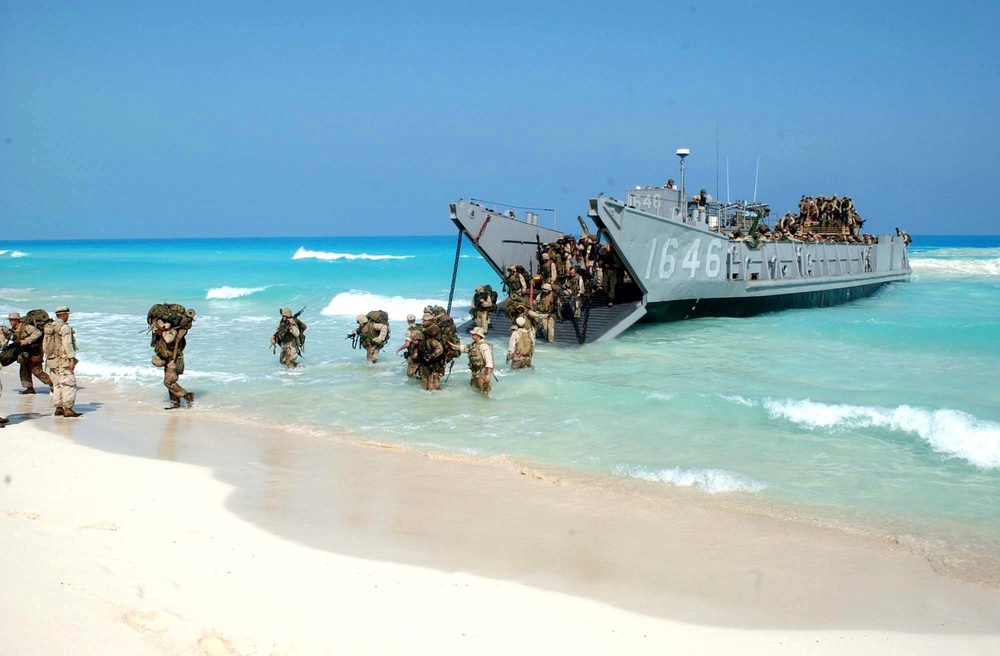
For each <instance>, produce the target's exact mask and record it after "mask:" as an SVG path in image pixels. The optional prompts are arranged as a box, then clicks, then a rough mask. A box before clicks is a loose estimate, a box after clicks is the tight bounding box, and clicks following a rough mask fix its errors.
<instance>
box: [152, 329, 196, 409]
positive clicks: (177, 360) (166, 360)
mask: <svg viewBox="0 0 1000 656" xmlns="http://www.w3.org/2000/svg"><path fill="white" fill-rule="evenodd" d="M186 334H187V330H185V329H184V328H175V327H173V326H171V325H170V323H169V322H165V321H163V320H162V319H157V320H156V322H155V323H154V324H153V340H152V346H153V351H154V353H155V355H154V356H153V366H156V367H163V386H164V387H166V388H167V393H168V394H169V395H170V406H168V407H167V410H173V409H174V408H179V407H181V399H184V400H185V401H187V404H188V407H191V406H192V405H193V404H194V394H193V393H191V392H188V391H187V390H186V389H184V388H183V387H181V384H180V382H179V381H180V377H181V374H182V373H184V348H185V347H186V346H187V339H186V338H185V335H186Z"/></svg>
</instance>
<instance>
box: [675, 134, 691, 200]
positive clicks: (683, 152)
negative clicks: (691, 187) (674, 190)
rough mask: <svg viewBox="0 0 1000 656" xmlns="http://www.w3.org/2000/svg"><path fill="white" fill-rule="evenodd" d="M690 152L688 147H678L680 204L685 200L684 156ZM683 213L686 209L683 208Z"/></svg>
mask: <svg viewBox="0 0 1000 656" xmlns="http://www.w3.org/2000/svg"><path fill="white" fill-rule="evenodd" d="M690 154H691V149H690V148H678V149H677V156H678V157H680V158H681V206H682V207H683V205H684V203H686V202H687V195H686V194H685V192H684V158H685V157H687V156H688V155H690ZM684 214H685V216H686V215H687V209H686V208H684Z"/></svg>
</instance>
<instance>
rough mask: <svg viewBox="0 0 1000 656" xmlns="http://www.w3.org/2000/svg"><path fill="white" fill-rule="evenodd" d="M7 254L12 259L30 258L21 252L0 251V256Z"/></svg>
mask: <svg viewBox="0 0 1000 656" xmlns="http://www.w3.org/2000/svg"><path fill="white" fill-rule="evenodd" d="M7 253H10V256H11V257H28V254H27V253H22V252H21V251H11V250H3V251H0V255H6V254H7Z"/></svg>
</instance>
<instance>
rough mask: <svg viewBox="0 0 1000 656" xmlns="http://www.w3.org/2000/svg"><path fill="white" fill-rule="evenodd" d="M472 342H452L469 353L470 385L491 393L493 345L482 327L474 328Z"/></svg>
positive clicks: (486, 393)
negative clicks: (460, 343) (487, 339)
mask: <svg viewBox="0 0 1000 656" xmlns="http://www.w3.org/2000/svg"><path fill="white" fill-rule="evenodd" d="M470 334H471V335H472V343H471V344H463V345H459V344H451V346H452V348H455V349H458V350H459V351H461V352H462V353H468V354H469V369H470V370H471V371H472V378H471V379H469V387H472V388H475V389H477V390H479V391H480V392H482V393H483V394H484V395H487V396H488V395H489V393H490V390H491V389H492V388H493V387H492V382H493V347H492V346H491V345H490V343H489V342H487V341H486V340H485V339H484V337H485V335H483V330H482V328H478V327H476V328H473V329H472V330H471V331H470Z"/></svg>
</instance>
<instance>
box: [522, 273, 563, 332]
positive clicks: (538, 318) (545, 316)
mask: <svg viewBox="0 0 1000 656" xmlns="http://www.w3.org/2000/svg"><path fill="white" fill-rule="evenodd" d="M556 305H557V301H556V293H555V292H554V291H552V285H550V284H549V283H545V284H544V285H542V293H541V294H539V295H538V298H537V299H535V309H534V310H531V311H529V312H528V314H529V315H530V316H531V318H532V319H534V321H535V325H536V326H538V327H539V328H541V329H542V330H544V331H545V337H546V339H548V341H549V343H550V344H552V343H553V342H555V341H556Z"/></svg>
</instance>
